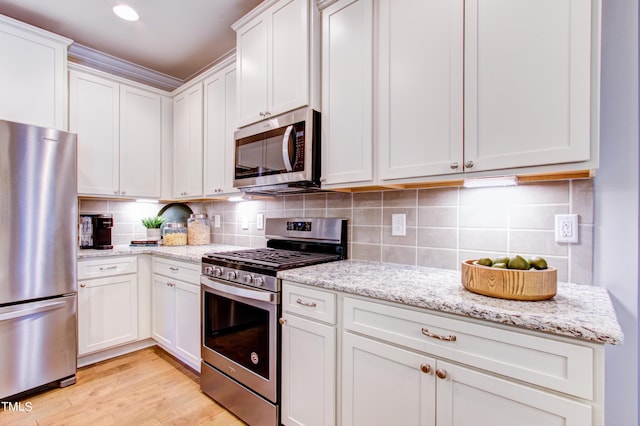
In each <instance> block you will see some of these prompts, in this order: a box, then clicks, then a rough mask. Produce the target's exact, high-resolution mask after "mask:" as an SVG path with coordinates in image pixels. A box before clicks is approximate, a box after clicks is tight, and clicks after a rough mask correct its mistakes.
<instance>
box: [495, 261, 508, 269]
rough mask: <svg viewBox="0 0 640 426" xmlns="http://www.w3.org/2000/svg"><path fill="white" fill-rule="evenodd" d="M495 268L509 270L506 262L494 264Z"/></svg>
mask: <svg viewBox="0 0 640 426" xmlns="http://www.w3.org/2000/svg"><path fill="white" fill-rule="evenodd" d="M493 267H494V268H499V269H507V264H506V263H504V262H499V263H494V264H493Z"/></svg>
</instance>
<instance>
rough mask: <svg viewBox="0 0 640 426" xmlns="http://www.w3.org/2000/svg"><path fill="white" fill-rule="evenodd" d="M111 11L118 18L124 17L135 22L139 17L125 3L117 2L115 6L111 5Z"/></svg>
mask: <svg viewBox="0 0 640 426" xmlns="http://www.w3.org/2000/svg"><path fill="white" fill-rule="evenodd" d="M113 13H115V14H116V16H117V17H118V18H120V19H124V20H125V21H129V22H136V21H138V20H139V19H140V15H139V14H138V12H136V11H135V9H134V8H132V7H131V6H127V5H126V4H119V5H117V6H113Z"/></svg>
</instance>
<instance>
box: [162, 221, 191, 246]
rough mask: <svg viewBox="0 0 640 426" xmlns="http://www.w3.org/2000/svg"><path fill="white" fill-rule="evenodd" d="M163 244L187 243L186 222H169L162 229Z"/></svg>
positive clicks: (179, 244) (177, 244)
mask: <svg viewBox="0 0 640 426" xmlns="http://www.w3.org/2000/svg"><path fill="white" fill-rule="evenodd" d="M162 245H163V246H184V245H187V227H186V226H184V222H167V225H166V226H165V227H164V229H163V230H162Z"/></svg>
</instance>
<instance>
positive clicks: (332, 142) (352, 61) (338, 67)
mask: <svg viewBox="0 0 640 426" xmlns="http://www.w3.org/2000/svg"><path fill="white" fill-rule="evenodd" d="M372 58H373V0H342V1H338V2H336V3H334V4H332V5H331V6H329V7H328V8H326V9H324V10H323V11H322V169H323V170H322V179H323V184H327V185H331V184H342V183H354V182H369V183H370V182H371V181H372V180H373V134H372V132H373V122H372V119H373V103H372V102H373V100H372V99H373V80H372V78H373V62H372Z"/></svg>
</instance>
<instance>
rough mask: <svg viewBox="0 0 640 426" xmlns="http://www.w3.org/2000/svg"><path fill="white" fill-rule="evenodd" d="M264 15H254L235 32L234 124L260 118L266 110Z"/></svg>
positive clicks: (265, 30) (267, 53)
mask: <svg viewBox="0 0 640 426" xmlns="http://www.w3.org/2000/svg"><path fill="white" fill-rule="evenodd" d="M269 26H270V23H269V22H267V19H266V15H265V14H262V15H260V16H257V17H256V18H254V19H253V20H251V21H250V22H248V23H247V24H246V25H244V26H243V27H242V28H240V29H239V30H238V32H237V35H236V39H237V58H236V60H237V63H238V105H237V115H238V125H239V126H243V125H246V124H249V123H254V122H256V121H260V120H262V119H263V118H264V113H265V111H267V110H268V109H269V106H268V105H269V104H268V94H267V87H268V83H267V82H268V81H269V59H268V58H269V39H268V37H267V34H268V33H269V28H268V27H269Z"/></svg>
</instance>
